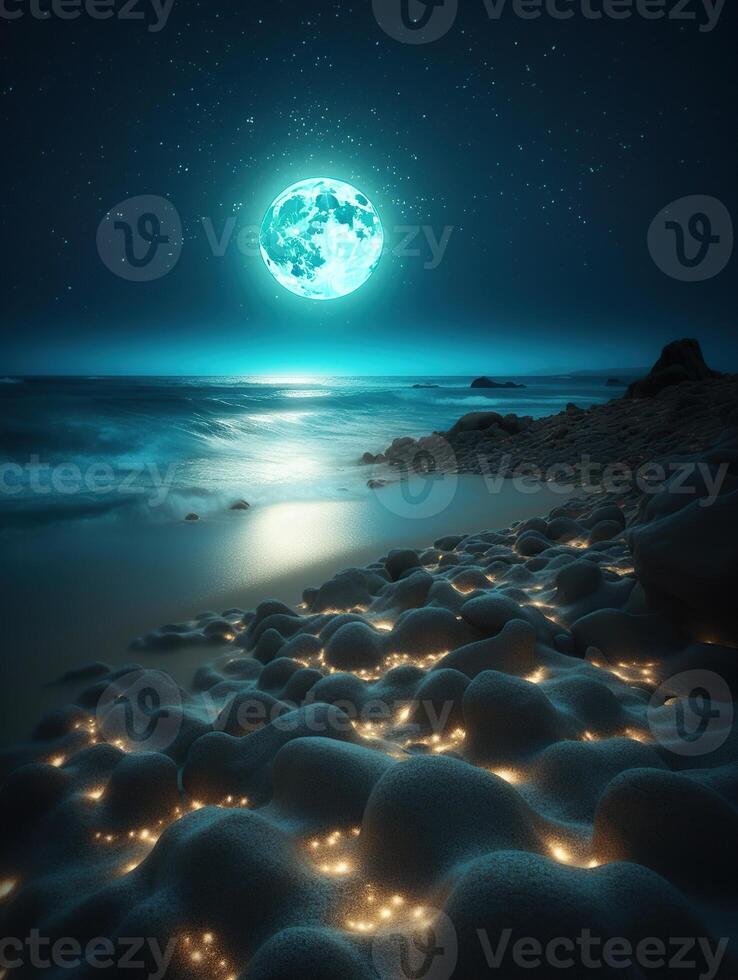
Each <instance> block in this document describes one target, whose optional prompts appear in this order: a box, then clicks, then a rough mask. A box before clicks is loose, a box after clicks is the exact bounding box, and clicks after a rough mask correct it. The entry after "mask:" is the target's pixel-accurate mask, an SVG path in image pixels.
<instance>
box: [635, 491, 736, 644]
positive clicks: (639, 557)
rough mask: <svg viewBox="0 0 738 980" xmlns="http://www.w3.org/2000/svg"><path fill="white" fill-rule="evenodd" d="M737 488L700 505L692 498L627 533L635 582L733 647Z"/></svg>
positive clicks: (704, 631) (710, 636) (708, 636)
mask: <svg viewBox="0 0 738 980" xmlns="http://www.w3.org/2000/svg"><path fill="white" fill-rule="evenodd" d="M736 540H738V491H734V492H733V493H728V494H724V495H722V496H719V497H717V498H716V499H715V501H714V503H713V504H712V505H711V506H707V507H703V506H701V502H700V501H698V500H695V501H693V502H692V503H690V504H688V505H687V506H686V507H682V509H681V510H678V511H676V512H675V513H673V514H670V515H668V516H667V517H664V518H662V519H661V520H659V521H652V522H651V523H649V524H644V525H642V526H640V527H637V528H635V529H634V530H633V531H632V532H631V535H630V545H631V550H632V552H633V563H634V566H635V570H636V574H637V576H638V579H639V581H640V582H641V583H642V585H643V587H644V588H645V590H646V593H647V594H648V595H649V596H650V597H651V599H652V601H654V602H657V603H661V604H662V605H663V604H664V603H666V605H667V606H668V607H669V608H670V609H671V610H673V611H674V612H675V613H676V614H677V615H679V617H680V618H681V619H683V620H685V621H686V622H688V623H691V624H692V625H693V628H694V629H695V630H696V631H697V632H698V633H701V634H702V635H703V637H704V638H705V639H711V640H713V642H722V643H727V645H729V646H736V645H738V618H736V615H735V588H736V585H735V583H736V581H738V565H737V564H736V550H735V542H736Z"/></svg>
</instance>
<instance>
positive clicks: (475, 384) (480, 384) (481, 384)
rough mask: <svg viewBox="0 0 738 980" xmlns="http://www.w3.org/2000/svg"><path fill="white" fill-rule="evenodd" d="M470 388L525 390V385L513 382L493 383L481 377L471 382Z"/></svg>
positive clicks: (489, 379)
mask: <svg viewBox="0 0 738 980" xmlns="http://www.w3.org/2000/svg"><path fill="white" fill-rule="evenodd" d="M470 387H471V388H525V385H520V384H515V382H514V381H493V380H492V379H491V378H487V377H482V378H476V379H475V380H474V381H472V383H471V385H470Z"/></svg>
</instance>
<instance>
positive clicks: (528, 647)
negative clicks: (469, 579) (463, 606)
mask: <svg viewBox="0 0 738 980" xmlns="http://www.w3.org/2000/svg"><path fill="white" fill-rule="evenodd" d="M473 601H476V600H473ZM535 649H536V633H535V630H534V629H533V627H532V626H531V625H530V624H529V623H527V622H524V621H523V620H521V619H512V620H510V621H509V622H507V623H506V624H505V626H504V628H503V629H502V631H501V632H499V633H497V634H496V635H494V636H490V637H489V638H488V639H486V640H479V641H478V642H477V643H469V644H467V645H466V646H462V647H459V648H458V649H457V650H453V651H452V652H451V653H449V654H447V656H445V657H444V658H443V660H441V661H440V662H439V663H438V665H437V667H436V669H437V670H440V669H445V668H452V669H454V670H458V671H460V672H461V673H463V674H466V676H467V677H476V676H477V674H480V673H482V671H485V670H500V671H505V672H506V673H509V674H513V675H515V676H517V677H523V676H525V675H526V674H530V673H532V671H533V669H534V656H535Z"/></svg>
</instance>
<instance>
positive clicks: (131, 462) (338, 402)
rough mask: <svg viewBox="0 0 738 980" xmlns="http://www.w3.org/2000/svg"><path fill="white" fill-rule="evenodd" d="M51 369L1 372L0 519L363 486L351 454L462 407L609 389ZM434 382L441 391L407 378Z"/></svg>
mask: <svg viewBox="0 0 738 980" xmlns="http://www.w3.org/2000/svg"><path fill="white" fill-rule="evenodd" d="M471 380H472V378H471V377H444V378H438V377H434V378H427V377H384V378H382V377H370V378H369V377H355V378H350V377H334V378H326V377H316V378H310V377H302V378H267V377H220V378H197V377H176V378H171V377H170V378H156V377H54V378H42V377H34V378H3V379H1V380H0V465H1V466H2V469H1V470H0V522H1V523H2V526H4V527H23V526H27V525H29V524H33V525H38V524H42V523H48V522H56V521H59V520H65V519H67V520H68V519H74V518H86V519H91V518H101V517H120V516H121V515H124V514H128V515H132V514H135V515H136V516H138V517H140V518H143V519H146V520H158V521H172V520H182V519H183V518H184V517H185V516H187V515H188V514H190V513H197V514H198V515H199V516H200V517H207V516H208V515H210V514H214V513H218V512H221V511H222V510H223V509H227V508H228V507H230V506H231V505H232V504H233V503H235V502H236V501H239V500H246V501H247V502H248V503H249V504H251V505H259V504H267V503H276V502H283V501H291V500H331V499H332V500H337V499H345V498H346V497H347V496H348V497H349V498H351V497H354V498H355V497H357V496H361V495H362V494H366V493H367V489H366V482H367V478H368V477H370V476H372V475H373V474H372V473H371V472H369V471H368V469H367V467H365V466H360V465H359V464H358V461H359V458H360V457H361V455H362V453H363V452H365V451H367V450H368V451H370V452H373V453H378V452H380V451H381V450H383V449H385V448H386V447H387V446H388V445H389V443H390V442H391V441H392V440H393V439H394V438H395V437H398V436H408V435H410V436H415V437H419V436H422V435H427V434H429V433H431V432H433V431H444V430H446V429H448V428H449V427H450V426H451V425H452V424H453V423H454V422H455V421H456V419H458V418H459V417H460V416H461V415H463V414H465V413H466V412H472V411H499V412H502V413H507V412H514V413H516V414H518V415H532V416H534V417H536V418H537V417H541V416H544V415H550V414H554V413H556V412H559V411H561V410H562V409H563V408H564V407H565V406H566V404H567V402H570V401H574V402H576V403H577V404H579V405H582V406H583V407H586V406H587V405H592V404H595V403H600V402H604V401H607V400H608V399H610V398H612V397H616V396H617V395H618V394H619V392H620V391H621V389H618V388H613V387H608V386H607V385H606V377H605V376H603V377H597V378H592V377H581V376H580V377H577V376H563V375H562V376H558V377H529V378H525V377H518V378H514V379H509V378H500V379H499V380H502V381H505V380H514V381H516V382H517V383H521V384H525V385H526V387H525V388H516V389H508V390H500V389H487V390H485V389H472V388H470V383H471ZM415 385H437V386H438V387H414V386H415Z"/></svg>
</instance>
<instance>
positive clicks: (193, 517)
mask: <svg viewBox="0 0 738 980" xmlns="http://www.w3.org/2000/svg"><path fill="white" fill-rule="evenodd" d="M185 520H186V521H199V520H200V515H199V514H194V513H193V514H188V515H187V517H185Z"/></svg>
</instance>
